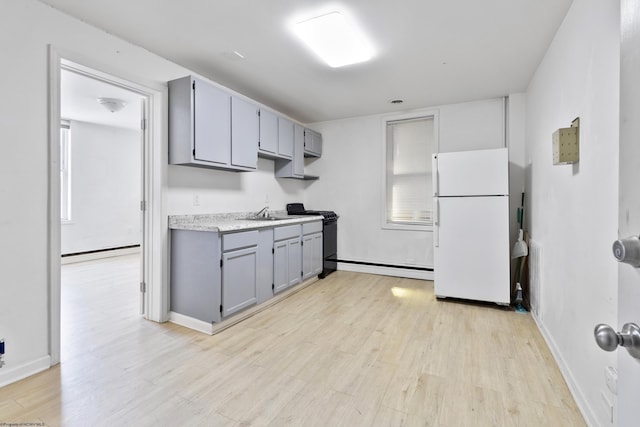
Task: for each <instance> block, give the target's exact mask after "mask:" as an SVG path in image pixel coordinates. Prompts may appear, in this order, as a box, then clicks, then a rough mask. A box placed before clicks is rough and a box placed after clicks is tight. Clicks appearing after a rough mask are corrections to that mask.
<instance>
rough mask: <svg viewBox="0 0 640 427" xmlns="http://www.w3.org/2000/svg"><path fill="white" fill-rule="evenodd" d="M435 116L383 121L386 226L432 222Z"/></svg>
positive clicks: (409, 226) (422, 225) (410, 226)
mask: <svg viewBox="0 0 640 427" xmlns="http://www.w3.org/2000/svg"><path fill="white" fill-rule="evenodd" d="M435 117H436V116H435V114H429V115H425V116H421V117H409V118H401V119H398V120H387V121H386V152H385V163H386V171H385V172H386V173H385V187H386V203H385V210H386V214H385V219H386V220H385V225H384V226H385V228H406V229H416V230H420V229H424V228H425V227H429V226H431V225H432V206H433V200H432V198H433V188H432V184H431V155H432V154H433V153H434V152H436V149H437V143H436V134H437V132H436V120H435Z"/></svg>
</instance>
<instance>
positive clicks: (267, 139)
mask: <svg viewBox="0 0 640 427" xmlns="http://www.w3.org/2000/svg"><path fill="white" fill-rule="evenodd" d="M258 155H259V156H260V157H265V158H267V159H287V160H290V159H291V158H292V157H293V122H292V121H291V120H288V119H285V118H284V117H281V116H279V115H277V114H276V113H274V112H272V111H269V110H264V109H261V110H260V142H259V144H258Z"/></svg>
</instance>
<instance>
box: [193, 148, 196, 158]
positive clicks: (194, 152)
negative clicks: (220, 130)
mask: <svg viewBox="0 0 640 427" xmlns="http://www.w3.org/2000/svg"><path fill="white" fill-rule="evenodd" d="M195 156H196V149H195V148H194V149H193V157H195Z"/></svg>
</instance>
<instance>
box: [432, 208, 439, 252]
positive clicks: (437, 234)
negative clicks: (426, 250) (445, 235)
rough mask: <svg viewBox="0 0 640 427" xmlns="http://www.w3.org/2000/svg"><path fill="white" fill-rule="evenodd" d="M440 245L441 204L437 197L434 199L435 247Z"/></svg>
mask: <svg viewBox="0 0 640 427" xmlns="http://www.w3.org/2000/svg"><path fill="white" fill-rule="evenodd" d="M439 245H440V202H439V200H438V198H437V197H434V199H433V246H434V247H436V248H437V247H438V246H439Z"/></svg>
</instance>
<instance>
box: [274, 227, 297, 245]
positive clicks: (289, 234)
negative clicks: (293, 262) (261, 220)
mask: <svg viewBox="0 0 640 427" xmlns="http://www.w3.org/2000/svg"><path fill="white" fill-rule="evenodd" d="M299 236H300V225H285V226H283V227H276V228H275V229H274V230H273V240H274V241H278V240H284V239H292V238H294V237H299Z"/></svg>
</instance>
